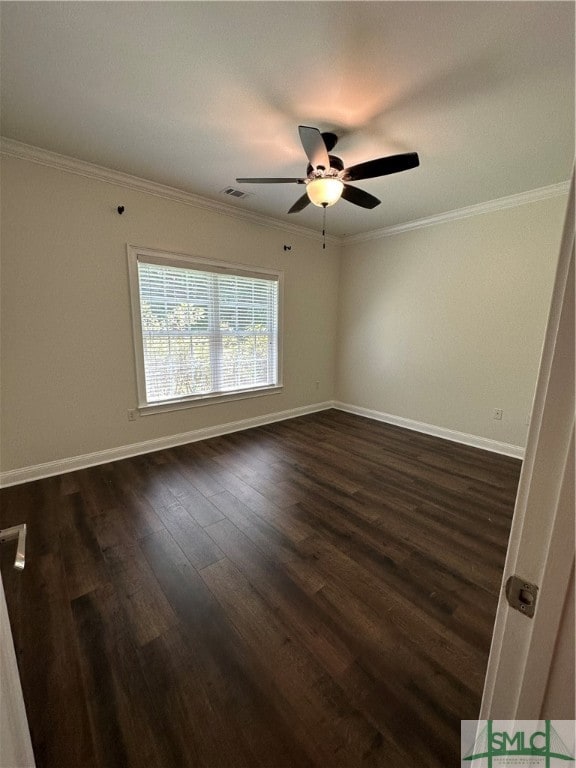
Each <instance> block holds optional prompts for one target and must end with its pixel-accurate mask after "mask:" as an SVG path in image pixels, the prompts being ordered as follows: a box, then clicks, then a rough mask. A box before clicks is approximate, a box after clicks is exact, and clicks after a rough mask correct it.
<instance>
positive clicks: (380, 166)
mask: <svg viewBox="0 0 576 768" xmlns="http://www.w3.org/2000/svg"><path fill="white" fill-rule="evenodd" d="M298 132H299V134H300V141H301V142H302V146H303V147H304V152H305V153H306V156H307V157H308V161H309V162H308V167H307V168H306V177H305V178H303V179H296V178H278V179H273V178H272V179H236V181H237V182H238V184H305V185H306V193H305V194H304V195H302V197H300V198H298V200H296V202H295V203H294V205H293V206H292V208H290V210H289V211H288V213H298V211H301V210H303V209H304V208H306V206H307V205H308V204H309V203H313V204H314V205H317V206H319V207H321V208H327V207H328V206H330V205H334V203H336V202H338V200H339V199H340V198H341V197H343V198H344V200H348V202H349V203H354V205H359V206H360V207H361V208H375V207H376V206H377V205H380V200H378V198H377V197H374V195H370V194H369V193H368V192H365V191H364V190H363V189H358V187H353V186H351V185H350V184H348V183H347V182H349V181H361V180H362V179H374V178H376V177H377V176H387V175H389V174H391V173H399V172H400V171H407V170H409V169H410V168H416V166H418V165H420V160H419V158H418V153H417V152H406V153H404V154H402V155H389V156H388V157H379V158H377V159H375V160H368V161H367V162H365V163H358V165H351V166H350V167H349V168H344V163H343V162H342V160H341V159H340V158H339V157H336V156H335V155H330V154H328V153H329V152H330V151H331V150H332V149H334V147H335V146H336V143H337V141H338V136H336V134H335V133H320V131H319V130H318V128H311V127H310V126H307V125H299V126H298Z"/></svg>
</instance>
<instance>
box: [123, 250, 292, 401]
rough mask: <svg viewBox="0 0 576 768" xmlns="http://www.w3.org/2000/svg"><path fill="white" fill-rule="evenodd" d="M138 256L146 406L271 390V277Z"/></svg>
mask: <svg viewBox="0 0 576 768" xmlns="http://www.w3.org/2000/svg"><path fill="white" fill-rule="evenodd" d="M162 261H163V259H161V258H151V259H147V258H146V257H142V256H141V255H140V254H139V255H138V262H137V264H138V288H139V298H140V320H141V330H142V352H143V363H144V366H143V367H144V378H145V390H146V402H147V403H148V404H154V403H162V402H166V401H170V400H182V399H185V398H191V397H195V396H205V395H209V394H225V393H234V392H244V391H249V390H255V389H258V388H262V387H270V386H275V385H277V384H278V275H274V274H270V275H269V274H267V273H264V274H257V275H252V274H250V273H248V272H244V271H241V270H238V273H236V271H235V270H233V269H232V268H223V267H216V266H214V267H212V266H208V267H204V265H202V267H199V266H197V265H194V266H190V267H189V266H186V265H183V264H181V263H178V262H176V263H162Z"/></svg>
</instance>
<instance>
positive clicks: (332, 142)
mask: <svg viewBox="0 0 576 768" xmlns="http://www.w3.org/2000/svg"><path fill="white" fill-rule="evenodd" d="M321 135H322V138H323V139H324V144H325V146H326V151H327V152H332V150H333V149H334V147H335V146H336V144H338V136H336V134H335V133H332V131H324V132H323V133H322V134H321Z"/></svg>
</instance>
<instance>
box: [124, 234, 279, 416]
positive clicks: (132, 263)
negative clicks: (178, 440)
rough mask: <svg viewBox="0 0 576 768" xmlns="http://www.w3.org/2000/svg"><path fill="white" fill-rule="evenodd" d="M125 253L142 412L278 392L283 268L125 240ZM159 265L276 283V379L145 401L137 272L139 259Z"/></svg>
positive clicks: (139, 409)
mask: <svg viewBox="0 0 576 768" xmlns="http://www.w3.org/2000/svg"><path fill="white" fill-rule="evenodd" d="M126 250H127V256H128V282H129V289H130V305H131V312H132V340H133V345H134V362H135V372H136V394H137V404H138V405H137V408H138V411H139V413H140V414H141V415H148V414H153V413H159V412H163V411H174V410H180V409H183V408H193V407H195V406H199V405H210V404H214V403H222V402H228V401H231V400H243V399H246V398H252V397H262V396H264V395H271V394H278V393H280V392H282V391H283V388H284V384H283V354H282V346H283V345H282V339H283V293H284V272H283V271H282V270H276V269H268V268H266V269H265V268H263V267H255V266H251V265H247V264H237V263H235V262H226V261H216V260H214V259H207V258H204V257H202V256H195V255H191V254H184V253H174V252H172V251H164V250H159V249H157V248H146V247H142V246H137V245H131V244H127V246H126ZM139 257H141V259H140V260H141V261H143V262H145V263H148V264H159V265H161V266H174V267H177V268H189V269H197V270H199V271H210V272H217V273H220V274H229V275H238V276H241V277H254V278H259V277H260V278H261V277H266V278H269V279H272V280H273V281H274V282H276V283H277V284H278V318H277V329H278V338H277V363H278V382H277V384H269V385H265V386H261V387H250V388H246V389H242V390H237V391H234V392H209V393H206V394H200V395H188V396H186V397H178V398H172V399H167V400H163V401H160V402H153V403H152V402H148V400H147V396H146V371H145V365H144V340H143V336H142V314H141V305H140V281H139V274H138V261H139Z"/></svg>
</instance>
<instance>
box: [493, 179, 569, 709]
mask: <svg viewBox="0 0 576 768" xmlns="http://www.w3.org/2000/svg"><path fill="white" fill-rule="evenodd" d="M574 282H575V278H574V174H573V176H572V184H571V187H570V194H569V198H568V207H567V213H566V219H565V223H564V231H563V235H562V244H561V249H560V256H559V261H558V267H557V271H556V278H555V283H554V290H553V294H552V305H551V308H550V314H549V317H548V325H547V330H546V336H545V340H544V346H543V351H542V359H541V363H540V372H539V376H538V382H537V386H536V393H535V397H534V405H533V411H532V418H531V423H530V429H529V434H528V443H527V447H526V455H525V459H524V464H523V466H522V472H521V475H520V482H519V487H518V496H517V499H516V507H515V510H514V518H513V521H512V530H511V533H510V540H509V544H508V554H507V557H506V565H505V568H504V577H503V580H502V590H501V593H500V601H499V603H498V609H497V613H496V622H495V626H494V634H493V637H492V648H491V651H490V658H489V660H488V669H487V673H486V681H485V687H484V695H483V698H482V706H481V711H480V718H481V719H483V720H486V719H501V720H513V719H525V720H528V719H540V716H541V714H542V705H543V701H544V696H545V693H546V685H547V683H548V678H549V673H550V669H551V666H552V662H553V657H554V650H555V643H556V639H557V635H558V631H559V627H560V622H561V618H562V611H563V609H564V604H565V599H566V594H567V591H568V585H569V581H570V577H571V572H572V568H573V564H574V549H575V547H574V402H575V397H574V347H575V343H574ZM512 574H516V575H518V576H520V577H521V578H522V579H524V580H526V581H529V582H532V583H534V584H536V585H538V587H539V591H538V597H537V602H536V611H535V615H534V617H533V618H528V617H527V616H525V615H524V614H522V613H520V612H519V611H517V610H515V609H513V608H511V607H510V606H509V605H508V602H507V599H506V596H505V592H504V587H505V584H506V581H507V579H508V577H509V576H511V575H512ZM573 717H574V714H573V713H567V714H566V715H565V719H572V718H573Z"/></svg>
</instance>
